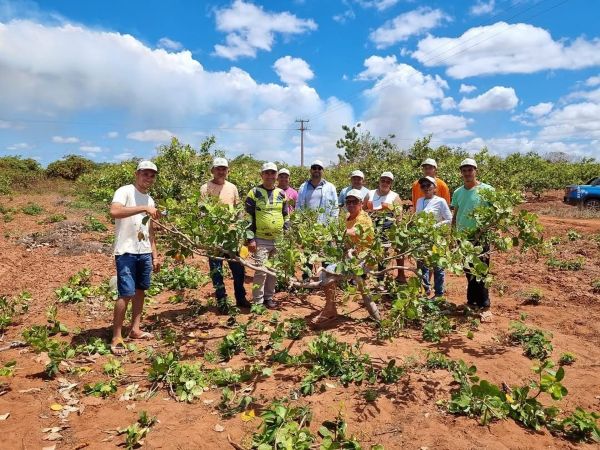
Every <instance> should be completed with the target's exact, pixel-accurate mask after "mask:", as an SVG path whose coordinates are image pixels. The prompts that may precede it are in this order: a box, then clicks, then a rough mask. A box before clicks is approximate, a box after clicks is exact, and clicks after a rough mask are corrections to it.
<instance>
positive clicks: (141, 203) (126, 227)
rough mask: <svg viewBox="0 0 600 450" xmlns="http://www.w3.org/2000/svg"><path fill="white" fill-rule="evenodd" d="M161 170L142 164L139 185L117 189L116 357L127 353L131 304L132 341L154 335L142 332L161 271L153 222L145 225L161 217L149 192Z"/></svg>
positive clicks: (114, 209) (114, 212)
mask: <svg viewBox="0 0 600 450" xmlns="http://www.w3.org/2000/svg"><path fill="white" fill-rule="evenodd" d="M157 173H158V169H157V168H156V165H155V164H154V163H153V162H152V161H141V162H140V163H139V164H138V166H137V170H136V171H135V183H134V184H128V185H127V186H122V187H120V188H119V189H117V190H116V192H115V195H114V197H113V200H112V203H111V205H110V216H111V217H112V218H113V219H115V244H114V255H115V263H116V266H117V290H118V291H119V298H118V299H117V302H116V303H115V310H114V318H113V337H112V341H111V343H110V348H111V350H112V352H113V354H115V355H122V354H124V353H125V352H126V351H127V349H126V347H125V344H124V343H123V336H122V333H121V330H122V328H123V321H124V320H125V311H126V310H127V304H128V303H129V301H130V300H131V303H132V308H131V312H132V323H131V330H130V331H129V335H128V337H129V338H130V339H148V338H151V337H152V335H151V334H150V333H148V332H145V331H142V330H141V329H140V322H141V319H142V310H143V308H144V291H145V290H146V289H148V288H149V287H150V273H151V272H152V271H153V270H154V271H157V270H158V269H159V268H160V265H159V263H158V258H157V257H158V255H157V252H156V242H155V240H154V230H153V228H152V222H151V221H148V222H146V223H145V224H144V223H143V219H144V217H145V216H146V215H148V216H150V217H151V218H153V219H158V218H159V217H160V212H159V211H158V210H157V209H156V208H155V206H154V200H152V197H150V195H148V191H149V190H150V188H151V187H152V185H153V184H154V182H155V181H156V175H157Z"/></svg>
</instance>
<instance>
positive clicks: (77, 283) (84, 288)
mask: <svg viewBox="0 0 600 450" xmlns="http://www.w3.org/2000/svg"><path fill="white" fill-rule="evenodd" d="M91 276H92V271H91V270H90V269H81V270H80V271H79V272H77V273H76V274H75V275H73V276H71V277H70V278H69V282H68V283H67V284H66V285H65V286H61V287H60V288H58V289H56V290H55V291H54V293H55V294H56V297H57V299H58V301H59V302H61V303H80V302H83V301H84V300H85V299H86V298H88V297H91V296H92V295H94V289H93V288H92V286H91V283H90V279H91Z"/></svg>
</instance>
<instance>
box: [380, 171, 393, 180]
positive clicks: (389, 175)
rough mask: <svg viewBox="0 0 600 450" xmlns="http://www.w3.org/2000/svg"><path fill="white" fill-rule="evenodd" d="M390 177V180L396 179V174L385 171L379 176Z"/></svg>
mask: <svg viewBox="0 0 600 450" xmlns="http://www.w3.org/2000/svg"><path fill="white" fill-rule="evenodd" d="M384 177H385V178H389V179H390V180H392V181H394V174H393V173H392V172H383V173H382V174H381V175H380V176H379V178H384Z"/></svg>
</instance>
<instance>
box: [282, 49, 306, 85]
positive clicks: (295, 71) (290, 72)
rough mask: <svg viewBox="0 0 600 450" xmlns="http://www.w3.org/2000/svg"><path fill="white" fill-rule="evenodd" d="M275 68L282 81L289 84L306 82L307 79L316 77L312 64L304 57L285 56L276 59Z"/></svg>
mask: <svg viewBox="0 0 600 450" xmlns="http://www.w3.org/2000/svg"><path fill="white" fill-rule="evenodd" d="M273 69H275V72H277V75H278V76H279V78H280V79H281V81H282V82H284V83H285V84H287V85H302V84H306V81H308V80H311V79H312V78H313V77H314V73H313V71H312V70H310V66H309V65H308V63H307V62H306V61H304V60H303V59H302V58H292V57H291V56H284V57H282V58H279V59H278V60H277V61H275V64H273Z"/></svg>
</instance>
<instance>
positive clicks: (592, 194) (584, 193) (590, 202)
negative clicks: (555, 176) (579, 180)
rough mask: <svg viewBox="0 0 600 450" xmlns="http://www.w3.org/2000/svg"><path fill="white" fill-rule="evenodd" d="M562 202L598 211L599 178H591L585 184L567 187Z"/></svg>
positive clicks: (599, 195) (599, 204) (599, 197)
mask: <svg viewBox="0 0 600 450" xmlns="http://www.w3.org/2000/svg"><path fill="white" fill-rule="evenodd" d="M563 202H564V203H567V204H569V205H578V206H585V207H587V208H592V209H597V210H600V177H596V178H592V179H591V180H590V181H588V182H587V183H586V184H573V185H571V186H567V188H566V189H565V196H564V198H563Z"/></svg>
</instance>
